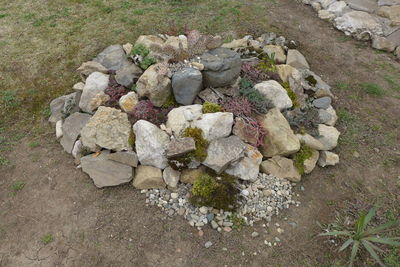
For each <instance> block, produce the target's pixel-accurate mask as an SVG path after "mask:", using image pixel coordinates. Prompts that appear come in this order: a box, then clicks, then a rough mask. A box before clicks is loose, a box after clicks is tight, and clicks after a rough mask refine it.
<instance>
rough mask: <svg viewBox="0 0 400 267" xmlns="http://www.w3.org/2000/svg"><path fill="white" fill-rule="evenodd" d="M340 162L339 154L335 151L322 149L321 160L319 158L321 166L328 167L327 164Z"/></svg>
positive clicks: (333, 164) (332, 164)
mask: <svg viewBox="0 0 400 267" xmlns="http://www.w3.org/2000/svg"><path fill="white" fill-rule="evenodd" d="M338 163H339V156H338V155H337V154H335V153H333V152H329V151H321V152H320V156H319V160H318V165H319V166H321V167H326V166H335V165H336V164H338Z"/></svg>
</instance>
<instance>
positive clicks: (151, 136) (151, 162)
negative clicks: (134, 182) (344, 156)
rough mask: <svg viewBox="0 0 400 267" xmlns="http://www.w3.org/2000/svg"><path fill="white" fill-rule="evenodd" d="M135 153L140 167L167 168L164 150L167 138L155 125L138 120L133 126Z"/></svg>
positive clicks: (167, 141)
mask: <svg viewBox="0 0 400 267" xmlns="http://www.w3.org/2000/svg"><path fill="white" fill-rule="evenodd" d="M133 131H134V132H135V136H136V140H135V146H136V153H137V155H138V157H139V161H140V163H141V164H142V165H148V166H153V167H157V168H159V169H165V167H167V166H168V160H167V157H166V150H167V147H168V144H169V141H170V140H169V136H168V134H166V133H165V132H164V131H162V130H161V129H160V128H158V127H157V126H156V125H154V124H152V123H150V122H148V121H145V120H139V121H138V122H136V123H135V125H133Z"/></svg>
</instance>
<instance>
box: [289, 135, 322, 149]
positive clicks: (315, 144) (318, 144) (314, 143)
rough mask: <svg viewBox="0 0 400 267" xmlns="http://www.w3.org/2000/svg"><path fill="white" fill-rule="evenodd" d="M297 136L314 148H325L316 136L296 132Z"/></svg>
mask: <svg viewBox="0 0 400 267" xmlns="http://www.w3.org/2000/svg"><path fill="white" fill-rule="evenodd" d="M296 136H297V138H299V140H300V142H301V143H303V144H305V145H307V146H309V147H310V148H312V149H316V150H323V149H324V145H323V144H322V143H321V142H320V141H318V140H317V139H316V138H314V137H312V136H311V135H309V134H296Z"/></svg>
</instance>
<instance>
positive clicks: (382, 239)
mask: <svg viewBox="0 0 400 267" xmlns="http://www.w3.org/2000/svg"><path fill="white" fill-rule="evenodd" d="M364 240H367V241H371V242H375V243H381V244H386V245H391V246H395V247H399V246H400V242H398V241H396V240H400V238H399V237H393V238H390V237H366V238H364Z"/></svg>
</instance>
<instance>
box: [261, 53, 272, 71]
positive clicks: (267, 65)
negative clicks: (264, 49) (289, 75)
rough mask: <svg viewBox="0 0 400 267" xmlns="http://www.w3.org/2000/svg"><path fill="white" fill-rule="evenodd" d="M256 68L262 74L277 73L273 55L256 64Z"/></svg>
mask: <svg viewBox="0 0 400 267" xmlns="http://www.w3.org/2000/svg"><path fill="white" fill-rule="evenodd" d="M257 68H258V69H259V70H262V71H264V72H277V69H276V62H275V53H273V54H272V55H271V57H269V56H268V55H267V56H265V57H263V58H262V59H261V61H260V63H258V65H257Z"/></svg>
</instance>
